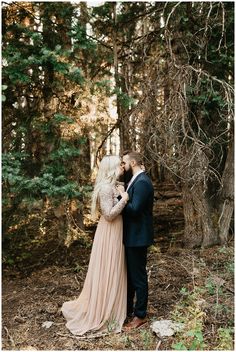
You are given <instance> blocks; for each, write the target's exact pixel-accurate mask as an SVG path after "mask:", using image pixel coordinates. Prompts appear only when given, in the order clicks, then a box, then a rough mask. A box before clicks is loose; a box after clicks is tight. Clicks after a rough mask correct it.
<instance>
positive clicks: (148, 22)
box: [2, 1, 234, 350]
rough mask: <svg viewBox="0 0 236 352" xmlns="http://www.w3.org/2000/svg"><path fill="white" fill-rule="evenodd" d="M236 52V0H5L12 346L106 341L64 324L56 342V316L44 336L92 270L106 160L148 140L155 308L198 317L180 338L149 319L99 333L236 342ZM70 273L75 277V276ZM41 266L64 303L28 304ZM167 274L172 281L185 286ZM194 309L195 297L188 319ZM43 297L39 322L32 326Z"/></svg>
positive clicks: (6, 246) (126, 343)
mask: <svg viewBox="0 0 236 352" xmlns="http://www.w3.org/2000/svg"><path fill="white" fill-rule="evenodd" d="M233 62H234V3H233V2H230V1H225V2H171V1H167V2H161V1H156V2H135V1H133V2H124V1H123V2H100V3H98V4H97V5H96V6H95V5H94V6H92V5H91V4H90V3H89V2H78V1H74V2H69V1H68V2H66V1H65V2H23V1H15V2H14V1H13V2H4V1H3V2H2V116H3V118H2V140H3V144H2V191H3V200H2V219H3V224H2V225H3V232H2V233H3V235H2V239H3V255H2V259H3V280H5V286H3V293H4V295H5V296H4V295H3V299H4V302H5V305H4V306H3V313H4V314H3V316H4V319H5V320H4V322H5V323H4V329H3V333H4V339H5V340H4V341H5V348H6V349H17V348H19V347H21V348H22V347H24V348H26V347H27V346H28V347H30V346H31V347H32V348H39V349H46V348H48V349H52V348H54V347H55V344H57V345H56V347H57V348H58V349H59V348H62V349H65V344H68V345H67V348H68V349H73V348H75V347H76V349H83V348H88V346H89V348H91V346H90V345H89V343H90V341H89V340H88V341H83V342H80V345H76V344H78V341H74V340H72V341H71V337H68V335H66V332H65V331H64V330H63V331H61V332H60V334H61V335H60V336H61V340H60V339H59V340H57V342H55V340H54V339H53V337H52V336H53V334H52V335H50V329H53V328H54V329H55V332H53V333H55V334H57V332H56V328H55V327H56V323H54V325H53V327H51V328H50V329H48V330H45V341H42V340H40V341H39V340H37V338H38V335H39V334H38V333H39V331H41V330H40V329H42V323H43V322H44V321H45V320H53V319H52V317H54V316H57V314H58V312H57V311H58V308H59V306H60V304H61V303H62V302H63V301H62V300H63V299H64V298H65V296H68V298H69V299H70V298H71V295H72V294H74V291H73V290H75V289H77V290H78V287H77V286H73V285H75V284H72V281H73V282H74V276H75V273H76V276H75V277H76V280H77V281H76V285H77V283H78V285H79V287H80V286H81V284H82V282H83V279H84V275H85V273H86V266H87V264H88V258H89V253H90V250H91V244H92V238H93V234H94V230H95V225H96V224H94V223H93V222H92V221H91V219H90V215H89V206H90V196H91V191H92V187H93V181H94V176H95V173H96V167H97V164H98V162H99V160H100V159H101V157H102V156H103V155H105V154H110V153H113V154H122V152H123V150H125V149H134V150H138V151H140V152H141V153H142V154H143V156H144V164H145V167H146V171H147V173H148V174H149V175H150V177H151V178H152V180H153V183H154V186H155V207H154V216H155V222H154V223H155V246H153V248H151V250H150V253H149V256H150V258H149V259H150V286H151V287H152V286H153V292H154V293H153V297H152V295H150V302H151V307H152V309H153V311H151V318H152V319H154V320H155V317H156V314H157V316H163V317H165V318H167V317H171V318H172V319H174V320H176V321H180V322H182V323H185V324H187V326H188V328H187V330H186V331H187V333H183V332H182V333H179V334H177V335H175V337H172V338H170V339H169V340H168V341H165V340H162V339H161V340H158V338H157V337H155V336H154V335H153V333H152V332H151V330H150V329H149V328H148V329H146V330H145V329H144V330H143V332H141V334H142V335H141V339H140V336H139V337H138V338H137V336H136V335H135V334H134V336H133V337H132V336H131V337H130V336H124V337H122V338H117V337H116V338H115V337H113V338H114V340H109V341H110V342H109V341H108V340H106V339H105V340H98V342H97V345H96V346H97V347H98V348H101V349H104V348H105V346H106V344H108V345H109V343H110V346H112V348H113V349H137V348H138V349H142V347H143V348H145V349H155V348H156V346H160V341H161V343H162V346H163V347H162V348H163V349H168V348H170V347H171V348H174V349H181V348H182V349H203V348H205V349H216V350H217V349H218V350H219V349H232V326H233V303H232V293H233V289H232V285H233V268H234V266H233V218H232V215H233V208H234V203H233V199H234V173H233V172H234V168H233V163H234V119H233V116H234V110H233V97H234V71H233ZM176 257H178V259H176ZM174 258H175V259H174ZM173 260H174V263H175V265H174V264H173ZM185 261H186V262H185ZM161 263H162V264H161ZM157 264H158V265H157ZM161 265H163V267H162V269H163V271H160V268H161ZM181 265H182V269H183V267H184V269H183V271H184V273H183V272H182V271H181V272H180V271H179V270H180V269H181ZM170 268H171V269H170ZM189 268H191V269H189ZM171 270H172V271H171ZM168 271H171V275H170V276H168V278H167V276H166V275H167V272H168ZM48 273H53V275H52V277H55V280H56V282H57V283H56V284H55V283H54V285H53V279H52V277H51V280H52V283H50V282H49V281H48V283H47V284H46V282H47V280H49V279H48V278H47V277H48ZM56 273H57V274H56ZM65 273H68V278H65V280H71V281H65V282H64V286H63V284H62V279H58V278H59V277H64V276H66V274H65ZM209 273H210V274H209ZM161 274H163V277H160V275H161ZM35 275H36V276H35ZM40 275H41V276H40ZM181 275H182V276H183V277H182V279H181V280H178V277H179V276H181ZM39 277H42V285H43V287H44V289H45V292H48V293H50V292H51V296H52V294H53V295H54V299H53V301H54V306H52V307H51V308H50V305H49V308H47V309H46V311H42V309H43V308H42V306H40V309H41V311H40V309H38V308H37V307H35V306H33V308H32V306H31V308H30V307H29V306H27V307H28V308H27V309H28V310H27V309H26V308H25V309H26V311H22V310H21V309H23V308H22V307H21V308H19V306H17V305H16V306H15V308H14V309H15V310H14V309H13V311H14V314H13V313H12V307H14V299H15V298H14V295H11V293H12V292H19V293H20V292H21V291H22V290H20V286H21V285H22V283H23V285H24V287H25V288H27V287H28V288H29V286H31V285H33V286H35V287H37V285H36V283H35V281H34V280H36V281H38V280H39ZM49 277H50V275H49ZM174 278H176V281H175V280H174ZM22 280H23V281H22ZM27 280H32V281H27ZM57 280H59V286H60V285H61V290H62V291H60V287H57V286H58V281H57ZM197 280H199V282H198V284H196V282H197ZM222 280H223V281H222ZM174 281H175V282H174ZM29 282H31V285H29ZM39 282H40V280H39ZM43 282H44V284H43ZM160 283H162V284H163V287H169V286H172V287H173V291H172V293H171V294H172V295H170V291H171V290H169V289H168V290H167V291H168V294H167V292H164V291H163V287H162V286H161V285H162V284H160ZM48 285H49V286H50V285H51V286H50V287H49V286H48ZM53 286H56V287H57V289H58V290H57V289H55V287H54V289H53ZM4 287H5V288H4ZM62 288H63V289H64V291H63V289H62ZM50 290H52V291H50ZM155 290H157V291H155ZM37 292H39V290H37ZM65 292H66V294H65ZM156 292H158V294H157V295H156V296H155V293H156ZM21 294H22V292H21ZM34 294H35V292H34V293H33V292H31V293H29V301H31V298H32V296H33V295H34ZM162 295H163V296H162ZM165 295H167V300H166V302H165V304H164V303H163V299H164V296H165ZM51 296H50V295H49V297H47V300H46V302H47V303H48V302H49V301H51ZM196 297H197V298H198V299H196ZM160 298H162V304H163V306H162V305H161V303H160ZM22 300H23V296H22ZM40 300H41V298H40V296H39V297H38V301H40ZM168 300H169V301H168ZM23 301H24V300H23ZM43 301H44V300H43ZM203 301H204V302H205V303H204V302H203ZM44 302H45V301H44ZM196 302H202V304H200V306H195V305H196ZM32 304H33V303H32ZM168 305H169V306H168ZM167 306H168V309H167V308H166V307H167ZM193 306H194V307H193ZM10 307H11V309H10ZM55 307H56V308H55ZM186 307H187V308H186ZM37 309H38V310H37ZM181 309H183V310H185V311H186V309H187V310H188V309H189V315H187V318H185V319H184V318H183V316H182V311H181ZM32 310H33V311H34V310H35V311H37V312H38V313H37V314H38V315H37V316H38V320H37V324H36V323H35V330H34V332H33V333H31V334H30V332H29V330H27V329H26V325H27V324H28V323H29V320H30V319H31V318H32V317H31V318H30V319H26V317H27V316H28V315H29V314H32ZM29 311H31V313H29ZM40 312H41V313H40ZM156 312H157V313H156ZM201 313H202V314H201ZM27 314H28V315H27ZM196 317H198V318H196ZM226 317H230V318H226ZM17 319H18V320H17ZM32 319H33V318H32ZM57 319H61V317H60V318H57ZM61 321H62V320H61ZM193 321H195V323H196V322H197V323H196V324H195V325H194V326H193ZM58 324H59V325H60V324H61V325H60V328H61V329H62V326H63V323H62V322H58ZM191 324H192V325H191ZM26 331H27V333H26ZM51 331H52V330H51ZM23 332H24V333H23ZM41 335H42V334H41ZM49 336H50V339H49ZM55 336H56V335H55ZM57 338H58V335H57ZM132 338H133V340H132ZM46 341H47V342H46ZM140 341H141V342H140ZM50 343H51V345H50ZM81 343H82V344H81ZM83 343H84V345H83ZM140 343H142V345H140ZM47 344H48V345H47ZM60 344H61V345H60ZM158 344H159V345H158ZM52 346H54V347H52ZM153 346H155V348H153ZM54 349H55V348H54Z"/></svg>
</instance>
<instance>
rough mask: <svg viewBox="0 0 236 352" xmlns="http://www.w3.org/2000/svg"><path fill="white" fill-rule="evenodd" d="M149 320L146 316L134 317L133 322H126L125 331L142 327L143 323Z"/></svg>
mask: <svg viewBox="0 0 236 352" xmlns="http://www.w3.org/2000/svg"><path fill="white" fill-rule="evenodd" d="M146 322H147V319H146V318H143V319H141V318H138V317H134V318H133V319H132V320H131V322H129V323H128V324H125V325H124V327H123V330H124V331H129V330H132V329H138V328H139V327H141V326H142V325H144V324H145V323H146Z"/></svg>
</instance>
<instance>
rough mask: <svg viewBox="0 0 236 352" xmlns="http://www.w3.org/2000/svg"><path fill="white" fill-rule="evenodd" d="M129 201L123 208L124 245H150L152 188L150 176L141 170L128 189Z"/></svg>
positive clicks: (151, 232) (151, 238)
mask: <svg viewBox="0 0 236 352" xmlns="http://www.w3.org/2000/svg"><path fill="white" fill-rule="evenodd" d="M127 192H128V194H129V201H128V203H127V205H126V206H125V208H124V210H123V213H122V214H123V225H124V230H123V233H124V235H123V236H124V237H123V241H124V245H125V246H126V247H142V246H150V245H151V244H152V243H153V215H152V210H153V199H154V189H153V185H152V182H151V180H150V178H149V177H148V176H147V175H146V174H145V173H144V172H142V173H141V174H139V175H138V176H137V177H136V178H135V180H134V181H133V183H132V184H131V186H130V188H129V189H128V191H127Z"/></svg>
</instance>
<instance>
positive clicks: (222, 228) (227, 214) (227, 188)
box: [218, 138, 234, 244]
mask: <svg viewBox="0 0 236 352" xmlns="http://www.w3.org/2000/svg"><path fill="white" fill-rule="evenodd" d="M233 210H234V143H233V138H231V141H230V144H229V149H228V154H227V159H226V163H225V168H224V172H223V176H222V191H221V204H220V209H219V221H218V226H219V238H220V242H221V244H225V243H226V242H227V239H228V234H229V228H230V222H231V220H232V214H233Z"/></svg>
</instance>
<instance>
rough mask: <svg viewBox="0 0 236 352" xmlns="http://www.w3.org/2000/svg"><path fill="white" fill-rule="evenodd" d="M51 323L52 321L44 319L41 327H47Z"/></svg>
mask: <svg viewBox="0 0 236 352" xmlns="http://www.w3.org/2000/svg"><path fill="white" fill-rule="evenodd" d="M52 324H53V321H44V322H43V324H42V328H46V329H49V328H50V327H51V326H52Z"/></svg>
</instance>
